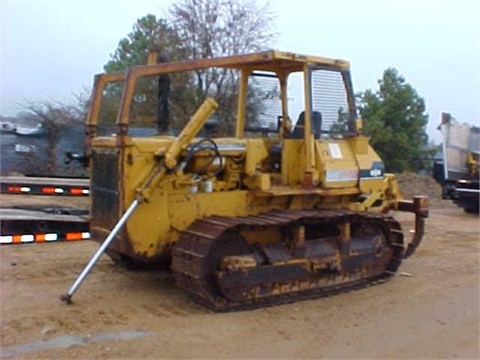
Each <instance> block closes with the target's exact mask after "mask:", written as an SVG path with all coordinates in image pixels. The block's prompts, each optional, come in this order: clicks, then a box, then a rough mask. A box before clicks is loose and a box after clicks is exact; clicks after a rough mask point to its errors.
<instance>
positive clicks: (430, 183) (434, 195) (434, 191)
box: [395, 172, 442, 201]
mask: <svg viewBox="0 0 480 360" xmlns="http://www.w3.org/2000/svg"><path fill="white" fill-rule="evenodd" d="M395 177H396V178H397V180H398V184H399V186H400V190H401V192H402V194H403V196H404V197H405V198H406V199H411V198H412V197H413V196H415V195H426V196H428V198H429V199H430V201H441V200H442V187H441V186H440V184H439V183H437V182H436V181H435V180H434V179H433V178H432V177H431V176H426V175H418V174H415V173H412V172H404V173H401V174H395Z"/></svg>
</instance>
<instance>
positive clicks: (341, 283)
mask: <svg viewBox="0 0 480 360" xmlns="http://www.w3.org/2000/svg"><path fill="white" fill-rule="evenodd" d="M344 223H356V224H362V225H365V226H369V225H371V224H374V225H375V226H376V227H381V228H382V229H383V230H382V231H383V232H384V233H385V234H386V238H387V242H388V248H389V254H390V255H389V258H388V259H387V262H386V265H385V266H384V267H383V268H382V269H381V271H379V272H378V271H377V272H376V273H374V274H367V275H365V274H361V273H362V271H363V272H365V271H364V269H363V268H362V269H361V270H362V271H358V269H355V270H354V271H350V272H349V271H343V272H342V273H341V274H339V273H337V274H333V275H332V274H328V273H327V274H325V276H323V275H322V276H319V277H314V278H309V279H307V280H305V279H301V281H300V279H290V280H288V281H280V282H275V281H272V282H269V281H268V280H266V282H265V284H260V285H259V286H257V287H256V289H257V288H262V290H261V292H259V291H257V292H256V293H255V294H253V295H251V296H247V297H246V298H245V299H242V300H241V301H234V300H232V299H229V298H227V297H226V296H225V295H224V294H222V292H221V291H218V289H217V288H216V286H218V285H216V282H217V281H218V274H219V271H220V270H219V265H218V264H219V262H220V260H221V256H235V255H237V254H240V255H243V254H245V253H246V252H247V253H248V252H251V251H252V248H255V245H252V244H248V245H245V243H242V242H238V241H237V238H236V235H235V234H238V233H239V232H241V231H257V232H259V231H260V232H261V231H264V230H266V229H271V228H277V229H278V228H283V229H292V228H294V227H296V226H301V225H307V226H312V225H313V226H314V227H318V228H321V227H322V226H324V227H330V228H332V227H335V226H337V224H344ZM307 241H308V240H307ZM320 241H321V240H320ZM222 244H224V245H222ZM229 244H237V245H232V246H230V245H229ZM246 246H247V247H248V250H246V249H245V247H246ZM216 253H219V254H216ZM214 254H216V257H215V255H214ZM404 254H405V248H404V244H403V233H402V231H401V227H400V224H399V223H398V222H397V221H396V220H395V219H393V218H392V217H390V216H387V215H383V214H374V213H357V212H352V211H347V210H336V211H331V210H328V211H327V210H301V211H299V210H275V211H271V212H268V213H264V214H259V215H252V216H247V217H235V218H233V217H224V216H212V217H209V218H204V219H198V220H196V221H195V222H194V223H192V224H191V225H190V226H189V227H188V228H187V229H186V230H184V231H182V232H181V234H180V238H179V240H178V241H177V242H176V244H175V245H174V247H173V249H172V271H173V273H174V275H175V278H176V282H177V285H178V286H179V287H180V288H182V289H184V290H185V291H187V292H188V293H189V294H191V295H192V297H193V299H194V300H195V301H197V302H199V303H200V304H202V305H204V306H206V307H207V308H210V309H212V310H215V311H237V310H248V309H253V308H258V307H266V306H272V305H278V304H283V303H290V302H295V301H299V300H306V299H312V298H319V297H324V296H330V295H335V294H339V293H343V292H346V291H351V290H354V289H359V288H364V287H367V286H371V285H376V284H379V283H383V282H385V281H387V280H388V279H389V278H391V277H392V276H393V275H394V274H395V272H396V271H397V269H398V267H399V266H400V264H401V262H402V260H403V258H404ZM257 257H258V255H257ZM300 259H302V258H301V257H300ZM274 269H276V268H274ZM239 286H241V285H240V283H239ZM279 289H281V290H280V291H279ZM260 293H261V295H262V296H259V294H260Z"/></svg>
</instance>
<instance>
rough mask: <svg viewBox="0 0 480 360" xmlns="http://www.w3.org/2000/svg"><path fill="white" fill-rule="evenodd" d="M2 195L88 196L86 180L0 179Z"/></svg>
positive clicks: (6, 177) (88, 190)
mask: <svg viewBox="0 0 480 360" xmlns="http://www.w3.org/2000/svg"><path fill="white" fill-rule="evenodd" d="M0 192H1V193H2V194H25V195H27V194H28V195H63V196H89V195H90V187H89V182H88V179H72V178H44V177H11V176H5V177H0Z"/></svg>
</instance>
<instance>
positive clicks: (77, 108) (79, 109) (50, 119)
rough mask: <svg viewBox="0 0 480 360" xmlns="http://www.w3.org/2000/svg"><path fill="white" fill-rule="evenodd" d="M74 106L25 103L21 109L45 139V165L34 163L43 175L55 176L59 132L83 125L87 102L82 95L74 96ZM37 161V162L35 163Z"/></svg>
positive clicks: (50, 103)
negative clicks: (35, 123) (37, 126)
mask: <svg viewBox="0 0 480 360" xmlns="http://www.w3.org/2000/svg"><path fill="white" fill-rule="evenodd" d="M75 97H76V103H75V104H62V103H60V102H56V101H41V102H35V103H33V102H31V101H30V102H26V103H25V105H24V106H23V108H24V109H25V110H26V111H27V112H28V114H26V116H27V117H28V118H29V119H30V120H31V121H36V122H37V123H38V124H39V130H40V131H41V133H42V136H44V138H45V143H46V144H45V155H46V163H45V164H43V163H42V161H41V160H40V159H39V158H35V157H34V158H32V159H31V160H32V161H36V163H35V165H36V168H37V171H38V169H39V168H41V170H40V172H41V173H43V174H44V175H55V171H56V165H57V156H56V148H57V145H58V142H59V140H60V133H61V131H63V130H65V129H68V128H69V127H71V126H72V125H74V124H81V123H83V121H84V119H85V115H86V108H87V100H86V96H85V94H84V93H80V94H77V95H75ZM37 160H38V161H37Z"/></svg>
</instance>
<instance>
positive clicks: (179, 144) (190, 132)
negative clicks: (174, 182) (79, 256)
mask: <svg viewBox="0 0 480 360" xmlns="http://www.w3.org/2000/svg"><path fill="white" fill-rule="evenodd" d="M217 107H218V104H217V103H216V102H215V100H213V99H211V98H207V99H206V100H205V101H204V102H203V104H202V105H201V106H200V107H199V108H198V110H197V112H196V113H195V114H194V115H193V117H192V118H191V119H190V121H189V122H188V124H187V125H186V126H185V128H184V129H183V130H182V132H181V133H180V135H179V136H178V140H177V141H176V142H174V143H173V144H172V145H171V146H170V147H169V149H168V151H167V152H166V153H165V156H164V160H162V161H161V162H160V164H159V166H157V167H156V168H155V169H154V171H153V172H152V173H151V174H150V176H149V177H148V179H147V181H146V182H145V184H144V185H143V186H142V188H141V189H140V190H139V191H138V193H139V194H138V196H137V197H136V199H135V200H134V201H133V202H132V203H131V204H130V206H129V207H128V209H127V211H125V213H124V214H123V215H122V217H121V218H120V220H118V222H117V224H116V225H115V226H114V228H113V229H112V231H111V232H110V234H108V236H107V237H106V238H105V240H104V241H103V242H102V245H101V246H100V247H99V248H98V250H97V251H96V252H95V254H94V255H93V256H92V258H91V259H90V261H89V262H88V264H87V266H85V268H84V269H83V271H82V273H81V274H80V275H79V276H78V278H77V279H76V280H75V281H74V283H73V284H72V286H71V287H70V289H68V292H67V293H66V294H62V295H60V300H62V301H63V302H64V303H66V304H71V303H72V296H73V294H75V292H76V291H77V289H78V288H79V286H80V285H81V283H82V282H83V281H84V280H85V278H86V277H87V275H88V273H89V272H90V271H91V270H92V268H93V267H94V266H95V264H96V263H97V261H98V259H100V256H102V255H103V253H104V252H105V250H106V249H107V247H108V246H109V245H110V243H111V242H112V241H113V239H115V236H116V235H117V234H118V232H119V231H120V230H121V229H122V227H123V226H124V225H125V223H126V222H127V220H128V218H129V217H130V216H131V215H132V214H133V212H134V211H135V209H136V208H137V207H138V205H140V203H141V200H142V197H143V195H142V193H143V191H144V190H149V189H151V188H153V187H154V186H155V185H156V184H158V181H159V180H160V179H161V178H162V177H163V175H165V173H166V169H167V168H168V169H173V168H174V167H175V166H176V164H177V160H178V157H179V155H180V152H181V151H182V150H183V148H184V147H185V146H187V145H188V144H189V143H190V141H191V140H192V139H193V138H194V137H195V136H196V135H197V134H198V132H199V131H200V129H201V128H202V127H203V125H204V124H205V122H206V121H207V119H208V118H209V117H210V115H211V114H212V113H213V111H215V109H216V108H217Z"/></svg>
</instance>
